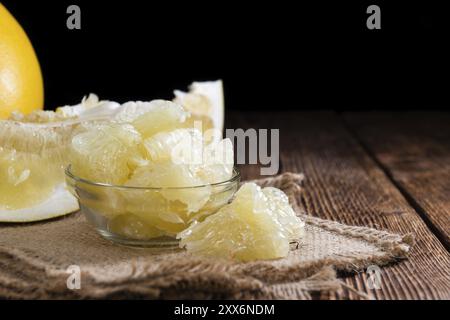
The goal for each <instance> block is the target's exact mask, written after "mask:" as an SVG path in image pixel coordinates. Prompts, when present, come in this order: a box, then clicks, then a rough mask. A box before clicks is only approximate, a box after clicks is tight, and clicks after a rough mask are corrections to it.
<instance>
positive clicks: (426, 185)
mask: <svg viewBox="0 0 450 320" xmlns="http://www.w3.org/2000/svg"><path fill="white" fill-rule="evenodd" d="M344 119H345V121H346V123H347V124H348V126H349V127H350V130H352V131H354V133H355V134H356V136H357V138H358V139H359V140H360V141H361V143H362V144H363V145H364V146H365V148H366V149H368V151H369V152H370V153H371V154H372V155H373V156H374V157H375V159H376V160H377V161H378V162H379V163H380V165H381V166H382V167H383V168H384V170H385V171H386V172H387V174H388V175H389V176H390V177H391V179H393V181H394V182H395V183H396V185H397V186H398V187H399V188H400V189H401V190H402V191H403V193H404V194H405V195H406V197H407V198H408V200H409V201H410V203H411V204H412V205H413V206H414V207H415V209H416V210H417V211H418V212H419V213H421V215H422V217H423V218H424V220H425V221H426V222H427V223H428V224H429V227H430V228H431V229H432V230H433V231H434V232H435V233H436V235H437V236H438V238H439V239H440V240H441V241H442V242H443V244H444V245H445V246H446V248H447V250H449V248H450V114H448V113H422V112H420V113H419V112H412V113H393V114H392V113H369V114H367V113H359V114H358V113H352V114H346V115H345V117H344Z"/></svg>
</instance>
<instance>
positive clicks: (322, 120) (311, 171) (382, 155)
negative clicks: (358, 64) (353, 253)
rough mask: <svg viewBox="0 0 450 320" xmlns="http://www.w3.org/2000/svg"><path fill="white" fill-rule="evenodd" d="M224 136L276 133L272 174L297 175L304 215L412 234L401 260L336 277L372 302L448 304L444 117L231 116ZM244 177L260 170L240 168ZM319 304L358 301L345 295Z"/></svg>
mask: <svg viewBox="0 0 450 320" xmlns="http://www.w3.org/2000/svg"><path fill="white" fill-rule="evenodd" d="M226 127H227V128H243V129H248V128H255V129H260V128H261V129H280V170H279V172H280V173H281V172H288V171H290V172H303V173H304V174H305V176H306V180H305V183H304V192H303V194H302V197H301V204H302V206H303V209H304V210H305V211H307V212H308V213H309V214H311V215H314V216H318V217H320V218H325V219H331V220H336V221H339V222H342V223H346V224H350V225H358V226H367V227H372V228H376V229H381V230H388V231H392V232H396V233H401V234H406V233H413V234H414V235H415V239H416V243H415V246H414V247H413V249H412V251H411V255H410V257H409V259H408V260H405V261H402V262H400V263H397V264H393V265H390V266H386V267H384V268H383V269H382V272H381V289H369V288H368V285H367V283H368V282H367V277H368V276H367V274H366V272H359V273H357V274H342V275H341V276H342V277H343V279H344V281H345V282H346V283H347V285H349V286H351V287H353V288H355V289H357V290H358V291H363V292H365V293H366V294H367V295H369V296H370V297H371V298H374V299H450V254H449V247H450V239H449V236H450V230H449V226H450V114H447V113H424V112H402V113H380V112H376V113H371V112H368V113H339V114H338V113H335V112H331V111H330V112H328V111H324V112H277V113H267V112H256V111H255V112H246V113H237V112H231V113H228V114H227V117H226ZM240 169H241V173H242V176H243V178H244V179H252V178H258V177H260V170H259V169H260V166H259V165H245V166H241V168H240ZM316 298H317V299H360V296H358V295H356V294H354V293H353V292H352V291H350V290H348V289H345V288H343V289H341V290H340V291H338V292H336V293H324V294H321V295H317V296H316Z"/></svg>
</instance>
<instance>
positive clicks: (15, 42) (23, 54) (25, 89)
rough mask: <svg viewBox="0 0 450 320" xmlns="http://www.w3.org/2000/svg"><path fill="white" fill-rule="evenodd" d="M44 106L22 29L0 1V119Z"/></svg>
mask: <svg viewBox="0 0 450 320" xmlns="http://www.w3.org/2000/svg"><path fill="white" fill-rule="evenodd" d="M43 106H44V85H43V81H42V74H41V69H40V67H39V62H38V60H37V57H36V54H35V52H34V49H33V46H32V45H31V42H30V40H29V39H28V37H27V35H26V34H25V31H24V30H23V29H22V27H21V26H20V25H19V23H18V22H17V21H16V20H15V19H14V17H13V16H12V15H11V14H10V13H9V12H8V10H7V9H6V8H5V7H4V6H3V5H2V4H1V3H0V119H4V118H7V117H8V116H9V115H10V113H11V112H12V111H20V112H23V113H25V114H27V113H30V112H31V111H33V110H36V109H42V108H43Z"/></svg>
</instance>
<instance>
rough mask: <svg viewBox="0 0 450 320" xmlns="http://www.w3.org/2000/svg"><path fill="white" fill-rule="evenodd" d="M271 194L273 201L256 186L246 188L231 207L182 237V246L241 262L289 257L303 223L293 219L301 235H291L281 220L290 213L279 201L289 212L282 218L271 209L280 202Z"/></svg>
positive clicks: (196, 251)
mask: <svg viewBox="0 0 450 320" xmlns="http://www.w3.org/2000/svg"><path fill="white" fill-rule="evenodd" d="M268 193H269V194H270V197H267V196H266V195H265V193H264V192H263V190H261V188H260V187H259V186H257V185H256V184H254V183H246V184H244V185H243V186H242V187H241V188H240V189H239V190H238V192H237V193H236V195H235V199H234V200H233V201H232V202H231V203H230V204H229V205H226V206H224V207H223V208H221V209H220V210H219V211H218V212H217V213H215V214H213V215H211V216H209V217H207V218H206V219H205V220H204V221H203V222H194V223H193V224H192V225H191V226H190V227H189V228H187V229H186V230H184V231H182V232H181V233H179V234H178V235H177V238H178V239H181V241H180V246H181V247H185V248H186V249H187V251H188V252H192V253H194V254H201V255H206V256H214V257H226V258H232V259H236V260H240V261H252V260H259V259H276V258H282V257H285V256H287V255H288V252H289V242H290V240H292V239H294V238H296V237H298V236H300V233H301V232H300V231H299V230H301V229H302V228H303V222H302V221H301V220H300V219H298V218H297V219H292V221H294V220H296V222H297V224H298V227H297V228H296V230H297V232H298V234H293V233H291V232H290V230H292V229H294V228H292V226H289V227H287V226H286V225H285V223H286V220H285V219H280V217H285V214H286V213H288V210H285V208H284V200H283V199H281V200H280V201H279V203H280V204H283V206H282V209H283V210H285V212H284V213H283V214H280V213H279V212H278V208H276V207H273V206H270V202H271V201H274V200H276V201H278V198H277V195H275V193H274V192H272V191H270V190H269V191H268ZM274 197H275V198H274ZM291 214H294V212H293V211H292V212H291ZM294 215H295V214H294ZM289 223H290V221H289Z"/></svg>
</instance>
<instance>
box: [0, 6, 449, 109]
mask: <svg viewBox="0 0 450 320" xmlns="http://www.w3.org/2000/svg"><path fill="white" fill-rule="evenodd" d="M1 2H2V3H3V4H4V5H5V6H6V7H7V8H8V9H9V10H10V11H11V12H12V13H13V15H14V16H15V17H16V18H17V19H18V20H19V21H20V23H21V24H22V25H23V27H24V28H25V30H26V32H27V33H28V35H29V37H30V38H31V40H32V42H33V44H34V46H35V49H36V51H37V54H38V56H39V60H40V62H41V66H42V69H43V73H44V80H45V95H46V106H47V108H53V107H55V106H57V105H62V104H71V103H76V102H78V101H79V100H80V98H81V97H82V96H83V95H84V94H86V93H89V92H95V93H97V94H99V95H100V97H102V98H107V99H110V100H118V101H126V100H138V99H142V100H146V99H152V98H170V97H171V90H172V89H173V88H185V87H186V85H187V84H189V83H190V82H191V81H193V80H208V79H217V78H222V79H223V80H224V83H225V90H226V104H227V107H228V108H239V109H249V108H251V109H258V108H261V109H262V108H266V109H267V108H277V109H280V110H281V109H337V110H350V109H351V110H371V109H389V110H405V109H418V108H420V109H447V107H448V109H450V106H449V94H448V88H449V85H448V75H449V74H448V71H449V59H450V55H449V50H448V49H447V46H448V39H449V33H448V32H447V31H448V30H447V26H446V23H447V20H448V19H447V17H446V10H445V8H443V7H442V6H440V5H438V4H436V3H431V2H429V1H427V2H426V1H422V3H411V2H406V1H390V3H385V2H380V1H371V2H359V3H356V2H351V1H344V0H342V1H330V2H329V3H328V2H323V1H318V2H314V3H315V4H304V3H303V2H301V1H295V2H294V1H290V2H284V1H270V2H263V1H245V2H244V1H242V0H241V1H231V0H230V1H220V2H219V1H193V0H191V1H184V2H181V1H180V2H175V1H164V2H162V1H159V2H156V1H133V0H127V1H117V2H113V1H96V0H90V1H79V0H78V1H77V0H71V1H66V0H58V1H50V0H47V1H44V0H40V1H23V0H7V1H1ZM392 2H395V3H392ZM70 4H78V5H79V6H80V7H81V21H82V22H81V23H82V29H81V30H68V29H67V28H66V19H67V17H68V15H67V14H66V8H67V6H68V5H70ZM369 4H378V5H379V6H380V7H381V12H382V13H381V20H382V29H381V30H367V28H366V18H367V16H368V15H367V14H366V12H365V11H366V8H367V6H368V5H369Z"/></svg>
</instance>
